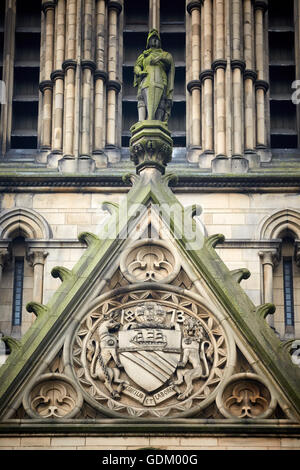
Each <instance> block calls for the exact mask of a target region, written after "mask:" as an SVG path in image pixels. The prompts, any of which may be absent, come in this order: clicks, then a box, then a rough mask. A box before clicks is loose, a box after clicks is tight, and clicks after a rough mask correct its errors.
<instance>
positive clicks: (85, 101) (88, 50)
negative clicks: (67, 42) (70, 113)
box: [80, 0, 96, 155]
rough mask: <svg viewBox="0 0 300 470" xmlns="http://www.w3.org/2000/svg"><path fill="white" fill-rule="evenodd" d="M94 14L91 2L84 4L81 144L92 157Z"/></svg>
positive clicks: (85, 152)
mask: <svg viewBox="0 0 300 470" xmlns="http://www.w3.org/2000/svg"><path fill="white" fill-rule="evenodd" d="M92 14H93V5H92V1H91V0H86V1H85V2H84V34H83V60H82V62H81V65H82V84H81V93H82V111H81V114H82V118H81V126H80V128H81V143H80V146H81V148H80V154H81V155H90V153H91V136H90V129H91V115H92V113H91V88H92V78H93V72H92V71H93V70H95V67H96V65H95V63H94V62H93V61H92V58H93V54H92V51H93V44H92V30H93V27H92V26H93V25H92Z"/></svg>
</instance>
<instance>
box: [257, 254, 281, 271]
mask: <svg viewBox="0 0 300 470" xmlns="http://www.w3.org/2000/svg"><path fill="white" fill-rule="evenodd" d="M258 254H259V257H260V259H261V264H262V265H265V264H270V265H271V266H272V267H273V268H274V267H275V266H277V264H278V262H279V258H280V256H279V252H278V250H266V251H260V252H259V253H258Z"/></svg>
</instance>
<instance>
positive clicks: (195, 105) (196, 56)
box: [187, 1, 201, 161]
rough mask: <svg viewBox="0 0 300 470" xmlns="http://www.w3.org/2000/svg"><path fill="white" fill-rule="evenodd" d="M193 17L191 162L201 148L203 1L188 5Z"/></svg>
mask: <svg viewBox="0 0 300 470" xmlns="http://www.w3.org/2000/svg"><path fill="white" fill-rule="evenodd" d="M187 11H188V13H189V14H190V16H191V74H190V76H191V81H189V82H188V84H187V88H188V91H189V92H190V94H191V118H190V122H191V136H190V145H189V146H190V151H189V157H188V159H189V161H198V160H199V151H196V152H193V150H197V149H200V148H201V82H200V80H199V74H200V69H201V1H191V2H189V3H188V5H187Z"/></svg>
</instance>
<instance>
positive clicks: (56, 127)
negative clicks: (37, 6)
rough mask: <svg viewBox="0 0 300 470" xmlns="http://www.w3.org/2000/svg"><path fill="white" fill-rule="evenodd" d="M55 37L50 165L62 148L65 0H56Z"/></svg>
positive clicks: (54, 163)
mask: <svg viewBox="0 0 300 470" xmlns="http://www.w3.org/2000/svg"><path fill="white" fill-rule="evenodd" d="M55 13H56V30H55V32H56V37H55V60H54V71H53V72H52V73H51V79H52V82H53V112H52V115H53V135H52V152H51V153H52V155H51V159H52V160H53V162H52V161H51V162H50V161H49V158H48V163H49V164H50V166H52V165H54V166H57V160H58V159H59V158H61V157H60V156H61V154H62V149H63V118H64V71H63V69H62V64H63V62H64V58H65V13H66V12H65V0H58V2H57V6H56V11H55Z"/></svg>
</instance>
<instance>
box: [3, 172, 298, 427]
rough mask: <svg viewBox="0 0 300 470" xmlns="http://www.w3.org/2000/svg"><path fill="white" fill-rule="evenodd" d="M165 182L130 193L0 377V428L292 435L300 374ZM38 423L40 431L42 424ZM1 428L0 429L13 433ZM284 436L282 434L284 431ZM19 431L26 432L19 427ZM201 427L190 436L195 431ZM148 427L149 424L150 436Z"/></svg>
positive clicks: (57, 271)
mask: <svg viewBox="0 0 300 470" xmlns="http://www.w3.org/2000/svg"><path fill="white" fill-rule="evenodd" d="M169 180H170V176H165V177H161V176H160V174H156V176H155V177H153V175H151V176H149V174H148V173H147V172H145V174H144V175H141V176H133V177H132V183H133V186H132V188H131V190H130V191H129V193H128V195H127V196H126V197H124V200H123V201H121V202H120V204H119V206H117V205H115V204H110V205H106V208H108V209H109V210H110V212H111V216H110V217H109V219H108V221H107V222H106V224H105V226H104V227H103V228H102V231H101V232H100V233H99V234H97V235H94V234H91V233H84V234H81V235H80V237H79V238H80V240H81V241H85V242H86V244H87V249H86V251H85V253H84V254H83V255H82V257H81V258H80V260H79V261H78V263H77V264H76V265H75V266H74V268H73V269H72V270H71V271H69V270H67V269H65V268H63V267H56V268H54V270H53V271H52V275H53V276H55V277H59V278H60V279H61V281H62V283H61V286H60V288H59V289H58V290H57V291H56V293H55V294H54V295H53V297H52V298H51V299H50V301H49V303H48V304H47V305H44V306H43V305H39V304H35V303H31V304H29V305H28V309H29V310H31V311H33V312H35V313H36V315H37V319H36V321H35V322H34V324H33V325H32V327H31V328H30V329H29V331H28V332H27V333H26V335H25V336H24V337H23V338H22V340H21V341H20V342H17V341H14V340H13V339H10V338H5V340H6V342H7V344H8V345H9V347H10V348H11V354H10V356H9V358H8V360H7V361H6V363H5V364H4V365H3V366H2V367H1V369H0V380H1V386H0V397H1V398H0V417H1V418H0V426H1V421H2V423H3V424H4V423H5V425H6V426H8V425H10V424H11V425H13V424H14V423H15V422H16V421H15V420H20V419H21V421H22V423H23V424H24V423H25V424H24V425H25V426H26V425H30V426H33V425H36V427H37V428H39V426H43V424H41V423H44V422H45V423H47V420H49V419H50V420H51V422H53V420H54V422H56V421H57V422H62V421H63V423H64V424H66V423H67V425H72V423H77V424H78V428H77V429H80V426H85V425H86V424H87V423H89V422H90V421H91V420H99V423H98V424H99V425H100V424H101V420H105V423H107V421H106V420H110V421H111V422H114V420H115V419H117V420H120V419H122V420H125V421H124V422H126V420H128V419H131V420H132V419H135V420H137V422H142V421H143V420H145V419H146V420H149V419H150V420H151V422H153V423H155V422H156V421H155V420H157V421H158V422H159V420H161V419H163V420H166V421H165V423H166V426H167V423H168V422H169V423H170V425H171V423H172V422H173V420H174V419H175V420H180V419H181V418H182V419H187V418H189V419H191V420H193V419H197V420H200V421H199V422H198V421H197V422H198V424H199V423H200V424H201V420H203V422H204V420H207V419H211V420H215V421H216V423H217V422H219V421H220V420H222V421H224V422H225V421H226V420H227V421H228V422H230V423H231V424H232V425H233V426H235V425H236V426H239V425H241V424H242V423H243V422H244V421H243V420H247V422H248V421H249V422H250V423H251V422H253V425H255V424H257V423H259V422H265V420H268V422H269V423H270V425H274V426H275V425H276V423H277V424H278V422H279V421H278V420H282V423H284V424H287V425H288V424H289V423H290V424H291V423H295V422H299V420H300V370H299V367H297V366H296V365H295V364H293V362H292V360H291V356H290V354H289V351H288V350H287V349H286V348H284V347H283V344H282V343H281V342H280V340H279V338H278V337H277V336H276V334H275V333H274V331H273V330H272V329H271V328H270V327H269V325H268V324H267V322H266V316H267V314H270V313H272V311H273V309H274V307H273V306H272V305H270V304H266V305H262V306H260V307H256V306H255V305H254V304H253V303H252V301H251V300H250V299H249V297H248V296H247V295H246V293H245V292H244V290H243V288H242V286H241V285H240V282H241V281H242V279H245V278H247V277H248V276H249V273H248V271H247V270H245V269H242V268H241V269H240V270H235V271H230V270H229V269H228V268H227V266H226V265H225V264H224V263H223V261H222V260H221V258H220V257H219V256H218V254H217V252H216V250H215V246H216V244H217V243H218V242H219V241H220V240H223V236H222V235H214V236H210V237H207V236H205V230H204V229H203V227H202V226H201V224H200V223H199V221H197V219H196V217H195V215H196V216H197V215H199V213H200V211H201V209H200V208H198V207H196V206H195V207H194V206H193V207H188V208H184V207H183V206H182V205H181V204H180V203H179V201H178V200H177V198H176V197H175V195H174V194H173V192H172V191H171V189H170V188H169V186H168V182H169ZM41 420H42V421H41ZM9 423H10V424H9ZM282 423H281V424H282ZM23 424H22V425H23ZM200 424H199V425H200ZM154 425H155V424H154Z"/></svg>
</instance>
